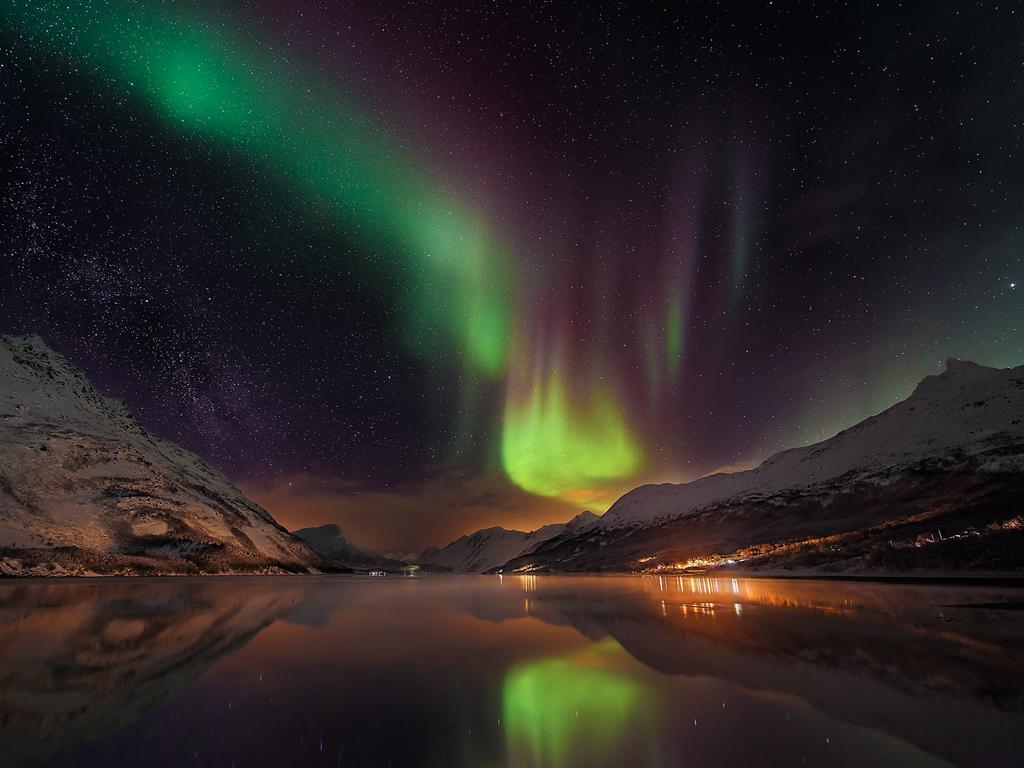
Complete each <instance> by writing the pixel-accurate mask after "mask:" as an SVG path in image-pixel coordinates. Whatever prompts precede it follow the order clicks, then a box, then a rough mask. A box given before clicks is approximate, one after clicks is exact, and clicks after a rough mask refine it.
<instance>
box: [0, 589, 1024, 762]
mask: <svg viewBox="0 0 1024 768" xmlns="http://www.w3.org/2000/svg"><path fill="white" fill-rule="evenodd" d="M1021 607H1024V591H1022V590H1013V589H995V588H985V587H971V588H966V587H948V586H903V585H891V584H856V583H840V582H810V581H781V580H780V581H773V580H744V579H740V580H732V579H722V578H719V579H696V578H694V579H690V578H681V579H680V578H675V577H672V578H662V579H659V578H657V577H653V578H629V577H622V578H598V577H581V578H562V577H504V578H498V577H484V576H481V577H435V578H420V579H402V578H386V579H367V578H356V577H324V578H309V577H307V578H280V579H278V578H259V579H206V580H186V579H182V580H175V579H167V580H103V581H70V582H59V583H58V582H0V766H3V767H4V768H7V767H9V766H23V765H55V766H69V767H70V766H76V767H78V768H81V767H82V766H147V768H152V767H155V766H239V767H241V766H446V767H460V766H472V767H473V768H486V767H487V766H551V767H552V768H568V767H569V766H587V767H592V766H631V767H632V766H666V767H667V766H718V767H719V768H721V767H722V766H725V767H727V768H731V767H732V766H751V765H758V766H772V765H779V766H783V765H785V766H794V765H827V766H875V765H877V766H947V765H967V766H973V765H977V766H986V767H987V768H992V767H993V766H1011V765H1012V766H1019V765H1022V762H1021V761H1022V758H1021V754H1022V749H1024V746H1022V745H1024V693H1022V692H1024V653H1022V648H1024V611H1022V610H1020V608H1021Z"/></svg>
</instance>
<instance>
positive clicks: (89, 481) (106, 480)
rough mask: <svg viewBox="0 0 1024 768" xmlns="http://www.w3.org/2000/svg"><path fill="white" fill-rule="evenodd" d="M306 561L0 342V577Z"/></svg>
mask: <svg viewBox="0 0 1024 768" xmlns="http://www.w3.org/2000/svg"><path fill="white" fill-rule="evenodd" d="M317 562H319V557H318V556H317V555H316V554H315V553H314V552H312V551H311V550H310V549H308V548H307V547H306V546H305V545H304V544H303V543H302V542H301V541H300V540H299V539H296V538H295V537H293V536H292V535H291V534H289V533H288V532H287V531H286V530H285V529H284V528H283V527H282V526H281V525H280V524H279V523H278V522H277V521H276V520H274V518H273V517H271V515H270V514H269V513H268V512H267V511H266V510H264V509H263V508H262V507H260V506H259V505H257V504H255V503H254V502H252V501H251V500H249V499H248V498H246V497H245V496H244V495H243V494H242V493H241V492H240V491H239V490H238V489H237V488H236V487H235V486H234V485H232V484H231V483H230V482H229V481H228V480H227V479H226V478H225V477H223V476H222V475H221V474H219V473H218V472H216V471H215V470H214V469H212V468H211V467H210V466H208V465H207V464H206V463H205V462H204V461H203V460H202V459H200V458H199V457H198V456H196V455H194V454H192V453H189V452H188V451H185V450H182V449H181V448H179V447H178V446H176V445H174V444H172V443H169V442H167V441H166V440H161V439H160V438H157V437H154V436H152V435H150V434H149V433H147V432H146V431H145V430H144V429H143V428H142V426H141V425H139V423H138V422H137V421H136V420H135V419H134V417H133V416H132V415H131V414H130V413H129V412H128V410H127V409H126V408H125V406H124V405H123V404H122V403H121V402H119V401H117V400H113V399H110V398H106V397H103V396H101V395H100V394H99V393H97V392H96V390H95V389H93V387H92V386H91V385H90V384H89V382H88V381H87V380H86V378H85V377H84V376H83V375H82V373H81V372H79V371H78V370H77V369H76V368H75V367H74V366H72V365H71V364H70V363H69V362H68V361H67V360H66V359H65V358H64V357H63V356H61V355H60V354H58V353H56V352H54V351H53V350H51V349H49V348H48V347H47V346H46V344H45V343H44V342H43V341H42V339H40V338H39V337H38V336H29V337H10V336H0V574H8V575H27V574H40V575H47V574H64V573H204V572H231V571H247V572H256V571H306V570H308V569H309V568H310V567H311V566H313V565H315V563H317Z"/></svg>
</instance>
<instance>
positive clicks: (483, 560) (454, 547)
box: [419, 512, 598, 573]
mask: <svg viewBox="0 0 1024 768" xmlns="http://www.w3.org/2000/svg"><path fill="white" fill-rule="evenodd" d="M597 520H598V517H597V515H595V514H593V513H592V512H582V513H580V514H579V515H577V516H576V517H574V518H573V519H572V520H570V521H569V522H568V523H554V524H552V525H545V526H544V527H543V528H538V529H537V530H535V531H509V530H506V529H505V528H500V527H497V526H495V527H494V528H484V529H483V530H480V531H477V532H476V533H471V534H468V535H466V536H462V537H461V538H458V539H456V540H455V541H453V542H452V543H451V544H449V545H448V546H446V547H444V548H443V549H440V550H438V549H435V548H431V549H428V550H426V551H425V552H424V553H423V554H422V555H420V557H419V562H420V563H423V564H427V565H434V566H440V567H442V568H451V569H452V570H453V571H455V572H456V573H483V572H484V571H487V570H490V569H491V568H496V567H497V566H499V565H503V564H504V563H506V562H508V561H509V560H511V559H513V558H515V557H519V556H520V555H523V554H526V553H528V552H531V551H532V550H533V549H534V548H535V547H537V546H538V545H540V544H542V543H543V542H545V541H547V540H548V539H551V538H553V537H555V536H558V535H559V534H562V533H564V532H566V531H572V532H574V533H575V532H579V531H582V530H584V529H586V528H587V527H589V526H591V525H593V524H594V523H596V522H597Z"/></svg>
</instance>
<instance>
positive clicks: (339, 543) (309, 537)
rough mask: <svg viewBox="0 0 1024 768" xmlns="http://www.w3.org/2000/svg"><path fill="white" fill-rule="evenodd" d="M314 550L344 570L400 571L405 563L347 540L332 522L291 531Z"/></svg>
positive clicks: (331, 563)
mask: <svg viewBox="0 0 1024 768" xmlns="http://www.w3.org/2000/svg"><path fill="white" fill-rule="evenodd" d="M292 534H293V535H295V536H298V537H299V538H300V539H302V540H303V541H304V542H306V545H307V546H308V547H309V548H310V549H312V550H313V551H314V552H317V553H319V554H320V555H322V556H323V557H324V558H325V559H326V560H327V562H328V563H329V564H330V565H333V566H335V567H336V568H343V569H345V570H356V571H367V570H381V571H401V570H403V569H404V568H405V567H406V565H405V563H404V562H401V561H399V560H394V559H392V558H389V557H386V556H384V555H378V554H376V553H375V552H370V551H368V550H366V549H363V548H362V547H360V546H358V545H357V544H353V543H352V542H351V541H349V540H348V539H347V538H346V537H345V535H344V534H343V533H342V532H341V529H340V528H339V527H338V526H337V525H335V524H334V523H328V524H327V525H321V526H317V527H315V528H300V529H299V530H297V531H292Z"/></svg>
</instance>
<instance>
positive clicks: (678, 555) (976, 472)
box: [502, 358, 1024, 571]
mask: <svg viewBox="0 0 1024 768" xmlns="http://www.w3.org/2000/svg"><path fill="white" fill-rule="evenodd" d="M1022 473H1024V366H1017V367H1015V368H1003V369H999V368H990V367H988V366H983V365H979V364H977V363H973V362H970V361H963V360H958V359H955V358H950V359H949V360H947V362H946V369H945V370H944V371H943V372H942V373H939V374H936V375H932V376H927V377H925V378H924V379H922V380H921V382H919V383H918V385H917V387H915V389H914V391H913V392H912V393H911V395H910V396H909V397H907V398H906V399H904V400H902V401H900V402H898V403H895V404H894V405H893V406H891V407H890V408H887V409H885V410H884V411H882V412H880V413H878V414H876V415H874V416H871V417H869V418H867V419H865V420H863V421H861V422H859V423H858V424H855V425H853V426H851V427H849V428H847V429H845V430H842V431H841V432H839V433H837V434H836V435H834V436H833V437H831V438H828V439H826V440H822V441H820V442H817V443H813V444H811V445H807V446H802V447H797V448H790V449H786V450H783V451H780V452H778V453H776V454H773V455H772V456H770V457H768V458H767V459H766V460H765V461H763V462H762V463H761V464H760V465H758V466H757V467H755V468H753V469H749V470H743V471H740V472H735V473H728V474H727V473H719V474H715V475H710V476H707V477H704V478H700V479H698V480H694V481H692V482H689V483H683V484H671V483H664V484H659V485H643V486H639V487H638V488H635V489H633V490H632V491H629V492H628V493H626V494H624V495H623V496H622V497H621V498H620V499H619V500H617V501H616V502H615V503H614V504H613V505H612V507H611V508H610V509H609V510H608V512H607V513H606V514H605V515H604V516H603V517H602V518H601V519H600V520H599V521H598V522H597V523H596V524H595V525H594V526H593V527H592V528H591V529H589V530H588V531H585V532H583V533H582V534H560V535H558V536H556V537H552V538H550V539H548V540H547V541H545V542H543V543H541V544H540V545H539V546H537V547H536V548H535V549H534V550H533V551H532V552H530V553H524V554H522V555H519V556H517V557H516V558H514V559H512V560H510V561H509V562H507V563H506V564H505V565H504V566H502V569H503V570H524V571H534V570H538V571H544V570H552V571H561V570H566V571H576V570H645V569H651V568H658V567H663V568H670V567H677V566H679V565H680V564H683V565H684V566H685V565H687V564H689V566H688V567H694V568H703V567H708V566H716V565H718V564H721V563H722V562H725V561H731V563H730V564H735V563H736V562H740V560H739V558H742V561H743V562H759V563H763V564H765V565H776V566H777V565H779V564H780V563H782V564H788V565H789V566H799V565H801V564H804V565H807V564H810V565H813V566H814V567H823V566H825V565H827V566H829V567H832V568H835V569H837V570H844V569H845V570H849V569H850V568H858V567H879V566H880V565H882V564H885V563H888V564H889V566H895V567H896V568H899V567H900V566H901V565H904V566H907V567H917V566H914V565H913V564H912V562H911V561H913V560H914V559H915V558H917V559H918V560H920V558H921V557H923V556H924V555H922V553H921V551H920V550H929V554H930V555H931V554H934V553H935V552H938V551H940V550H945V551H946V552H947V554H946V555H945V560H943V559H942V558H939V561H938V567H947V566H952V567H958V566H960V565H964V564H967V563H969V562H974V561H977V560H978V558H981V559H984V558H986V557H996V561H995V562H996V563H997V564H1002V566H1001V567H1009V568H1010V569H1013V568H1016V567H1018V566H1017V565H1015V563H1016V555H1015V554H1014V550H1015V547H1012V546H1009V545H1008V544H1007V542H1008V541H1009V540H1010V538H1012V537H1015V536H1016V534H1014V533H1012V531H1013V530H1016V527H1015V526H1016V525H1017V521H1019V520H1020V515H1021V513H1022V512H1024V491H1022V490H1021V488H1022V487H1024V482H1021V481H1022ZM936 521H942V522H943V523H944V524H945V525H946V526H947V529H948V530H949V531H950V532H951V533H953V532H955V536H957V537H958V539H957V540H959V539H970V540H971V541H969V542H963V541H960V542H959V543H957V544H956V545H955V546H954V544H951V543H949V542H947V541H946V539H945V536H944V535H943V534H942V531H941V529H939V528H936V527H935V522H936ZM894 534H895V537H894ZM989 534H992V536H993V537H994V538H991V539H989V541H990V542H993V541H996V540H998V541H1000V542H1002V543H1001V544H999V546H998V549H999V550H1000V551H999V553H998V554H993V553H992V551H991V547H989V551H985V548H984V547H979V546H978V544H979V542H978V541H977V539H980V538H985V537H988V536H989ZM1004 534H1005V535H1004ZM854 535H859V536H861V537H862V540H861V541H860V542H859V543H857V544H854V543H853V542H852V539H851V536H854ZM928 536H932V537H933V538H936V539H937V540H938V542H939V544H940V546H938V547H935V548H931V547H923V546H922V545H921V541H923V540H926V539H927V537H928ZM801 537H802V538H801ZM830 537H831V538H830ZM922 537H924V538H922ZM822 538H830V540H829V541H828V542H827V543H826V544H822V543H821V542H820V541H818V540H819V539H822ZM801 541H802V542H803V543H801ZM950 541H952V540H950ZM968 545H970V546H968ZM886 546H888V550H887V549H886ZM957 547H959V548H960V549H964V550H970V551H969V552H964V553H961V554H960V555H955V554H951V553H952V551H953V550H954V549H956V548H957ZM823 549H828V551H827V552H826V551H823ZM830 552H831V553H833V554H831V555H830V554H829V553H830ZM527 555H529V556H527ZM958 558H959V559H958ZM1007 563H1009V565H1008V566H1007V565H1006V564H1007ZM1021 567H1024V563H1021Z"/></svg>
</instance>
